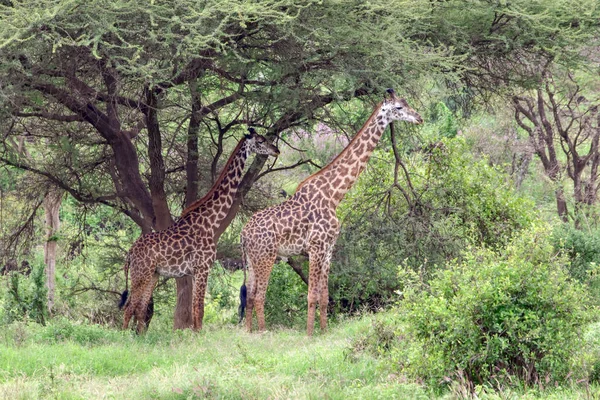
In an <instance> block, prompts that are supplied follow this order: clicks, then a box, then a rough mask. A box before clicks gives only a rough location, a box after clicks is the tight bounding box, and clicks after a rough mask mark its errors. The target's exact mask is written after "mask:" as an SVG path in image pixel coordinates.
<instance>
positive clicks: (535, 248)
mask: <svg viewBox="0 0 600 400" xmlns="http://www.w3.org/2000/svg"><path fill="white" fill-rule="evenodd" d="M549 233H550V232H549V229H547V228H539V227H537V228H533V229H531V230H530V231H526V232H524V233H523V234H521V235H520V236H518V237H517V238H515V239H514V240H513V241H512V242H511V243H510V244H509V245H507V246H506V248H505V249H504V250H503V251H499V252H494V251H491V250H488V249H478V250H472V251H471V252H468V253H467V254H465V257H464V260H463V261H461V262H455V263H453V264H450V265H449V266H448V267H447V268H446V269H445V270H440V271H438V272H437V273H436V275H435V277H434V279H432V280H431V282H430V283H429V285H428V286H425V285H423V284H409V285H408V287H407V289H406V291H405V299H404V300H403V301H402V302H401V304H400V312H401V318H402V321H403V323H404V326H405V328H406V330H405V332H404V333H406V334H408V336H409V338H411V339H414V341H415V343H416V346H414V347H412V348H404V349H400V348H399V349H398V351H397V352H396V354H395V357H396V358H397V359H398V360H399V362H401V363H402V365H403V366H404V367H405V371H407V372H408V373H409V374H413V375H415V376H417V377H420V378H421V379H424V380H425V381H427V382H429V383H430V384H431V385H432V386H435V387H439V386H440V382H443V381H450V380H452V379H454V378H456V377H457V376H460V377H464V379H466V380H467V381H468V382H471V383H472V384H475V385H477V384H484V383H487V384H490V385H493V384H494V383H496V384H497V383H498V382H499V381H500V380H501V377H502V376H513V377H518V378H519V379H521V380H522V382H524V383H525V384H533V383H536V382H538V381H543V382H548V380H551V381H555V382H560V381H561V380H563V379H564V378H565V377H566V376H567V375H568V374H569V373H573V372H575V373H577V372H579V373H582V371H581V369H580V370H579V371H576V370H575V369H574V368H577V365H575V360H576V358H575V355H576V354H577V353H578V352H580V351H581V348H582V344H583V342H582V336H583V335H582V333H583V330H584V327H585V325H586V324H587V323H588V322H590V321H591V320H592V313H591V307H588V305H589V299H588V297H587V295H586V291H585V290H584V288H583V286H582V285H581V284H579V283H578V282H576V281H572V280H571V279H570V278H569V275H568V272H567V270H566V268H565V267H566V260H565V259H564V258H561V257H556V256H555V253H554V251H553V246H552V244H551V241H550V240H549V239H548V236H549ZM579 368H581V367H579ZM542 379H543V380H542Z"/></svg>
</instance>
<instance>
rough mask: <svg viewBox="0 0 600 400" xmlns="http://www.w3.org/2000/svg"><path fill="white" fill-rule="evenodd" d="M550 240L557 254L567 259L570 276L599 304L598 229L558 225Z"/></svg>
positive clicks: (599, 231) (599, 251) (599, 237)
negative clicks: (585, 288)
mask: <svg viewBox="0 0 600 400" xmlns="http://www.w3.org/2000/svg"><path fill="white" fill-rule="evenodd" d="M551 240H552V243H553V245H554V248H555V249H556V251H557V252H559V254H562V255H564V256H566V257H567V259H568V260H569V262H568V264H567V268H568V271H569V273H570V275H571V276H572V277H573V278H574V279H576V280H578V281H579V282H581V283H583V284H585V285H586V287H587V288H588V289H589V292H590V294H591V295H592V297H593V299H594V301H595V303H596V304H600V273H599V272H600V270H599V266H600V229H598V228H587V229H577V228H575V227H574V226H573V225H570V224H561V225H558V226H557V227H556V228H555V229H554V230H553V232H552V235H551Z"/></svg>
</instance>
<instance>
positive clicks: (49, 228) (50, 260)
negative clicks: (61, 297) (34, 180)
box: [44, 189, 63, 315]
mask: <svg viewBox="0 0 600 400" xmlns="http://www.w3.org/2000/svg"><path fill="white" fill-rule="evenodd" d="M62 195H63V191H62V190H58V189H51V190H50V192H48V194H47V195H46V198H45V199H44V211H45V214H46V243H45V245H44V262H45V264H46V285H47V287H48V313H49V314H50V315H52V311H53V308H54V286H55V272H56V248H57V246H58V243H57V242H58V239H57V237H56V233H57V232H58V229H59V227H60V218H59V215H58V213H59V210H60V203H61V201H62Z"/></svg>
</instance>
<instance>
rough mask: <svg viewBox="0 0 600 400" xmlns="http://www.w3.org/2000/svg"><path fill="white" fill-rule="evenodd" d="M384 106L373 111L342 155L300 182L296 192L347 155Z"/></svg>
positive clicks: (379, 105) (378, 106)
mask: <svg viewBox="0 0 600 400" xmlns="http://www.w3.org/2000/svg"><path fill="white" fill-rule="evenodd" d="M382 105H383V101H382V102H380V103H379V104H378V105H377V107H376V108H375V111H373V113H372V114H371V116H370V117H369V119H368V120H367V121H366V122H365V123H364V125H363V126H362V128H360V130H359V131H358V133H357V134H356V135H354V137H353V138H352V140H350V143H348V144H347V145H346V147H345V148H344V150H342V151H341V152H340V154H338V155H337V156H336V157H335V158H334V159H333V160H331V161H330V162H329V164H327V165H326V166H324V167H323V168H321V170H320V171H317V172H315V173H314V174H312V175H311V176H309V177H308V178H306V179H304V180H303V181H302V182H300V184H299V185H298V187H297V188H296V192H298V190H300V188H302V186H304V184H305V183H307V182H308V181H310V180H311V179H312V178H315V177H317V176H319V175H321V174H322V173H323V172H325V171H327V169H328V168H329V167H330V166H331V165H332V164H334V163H335V162H336V161H337V160H338V159H339V158H340V157H341V156H342V155H343V154H345V153H346V151H349V150H348V149H349V148H350V145H351V144H353V143H354V142H355V141H357V140H358V138H359V137H360V136H361V135H362V133H363V131H364V130H365V128H366V127H367V126H368V125H369V124H370V123H371V121H372V120H373V119H374V118H375V117H376V115H377V114H378V113H379V110H380V109H381V106H382Z"/></svg>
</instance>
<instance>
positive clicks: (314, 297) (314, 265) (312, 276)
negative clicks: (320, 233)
mask: <svg viewBox="0 0 600 400" xmlns="http://www.w3.org/2000/svg"><path fill="white" fill-rule="evenodd" d="M308 260H309V270H308V315H307V318H306V334H307V335H308V336H312V334H313V332H314V329H315V313H316V310H317V302H318V301H319V281H320V278H321V270H322V265H323V263H324V261H325V252H324V251H322V250H321V249H319V248H316V249H313V250H309V254H308ZM325 318H327V316H325Z"/></svg>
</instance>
